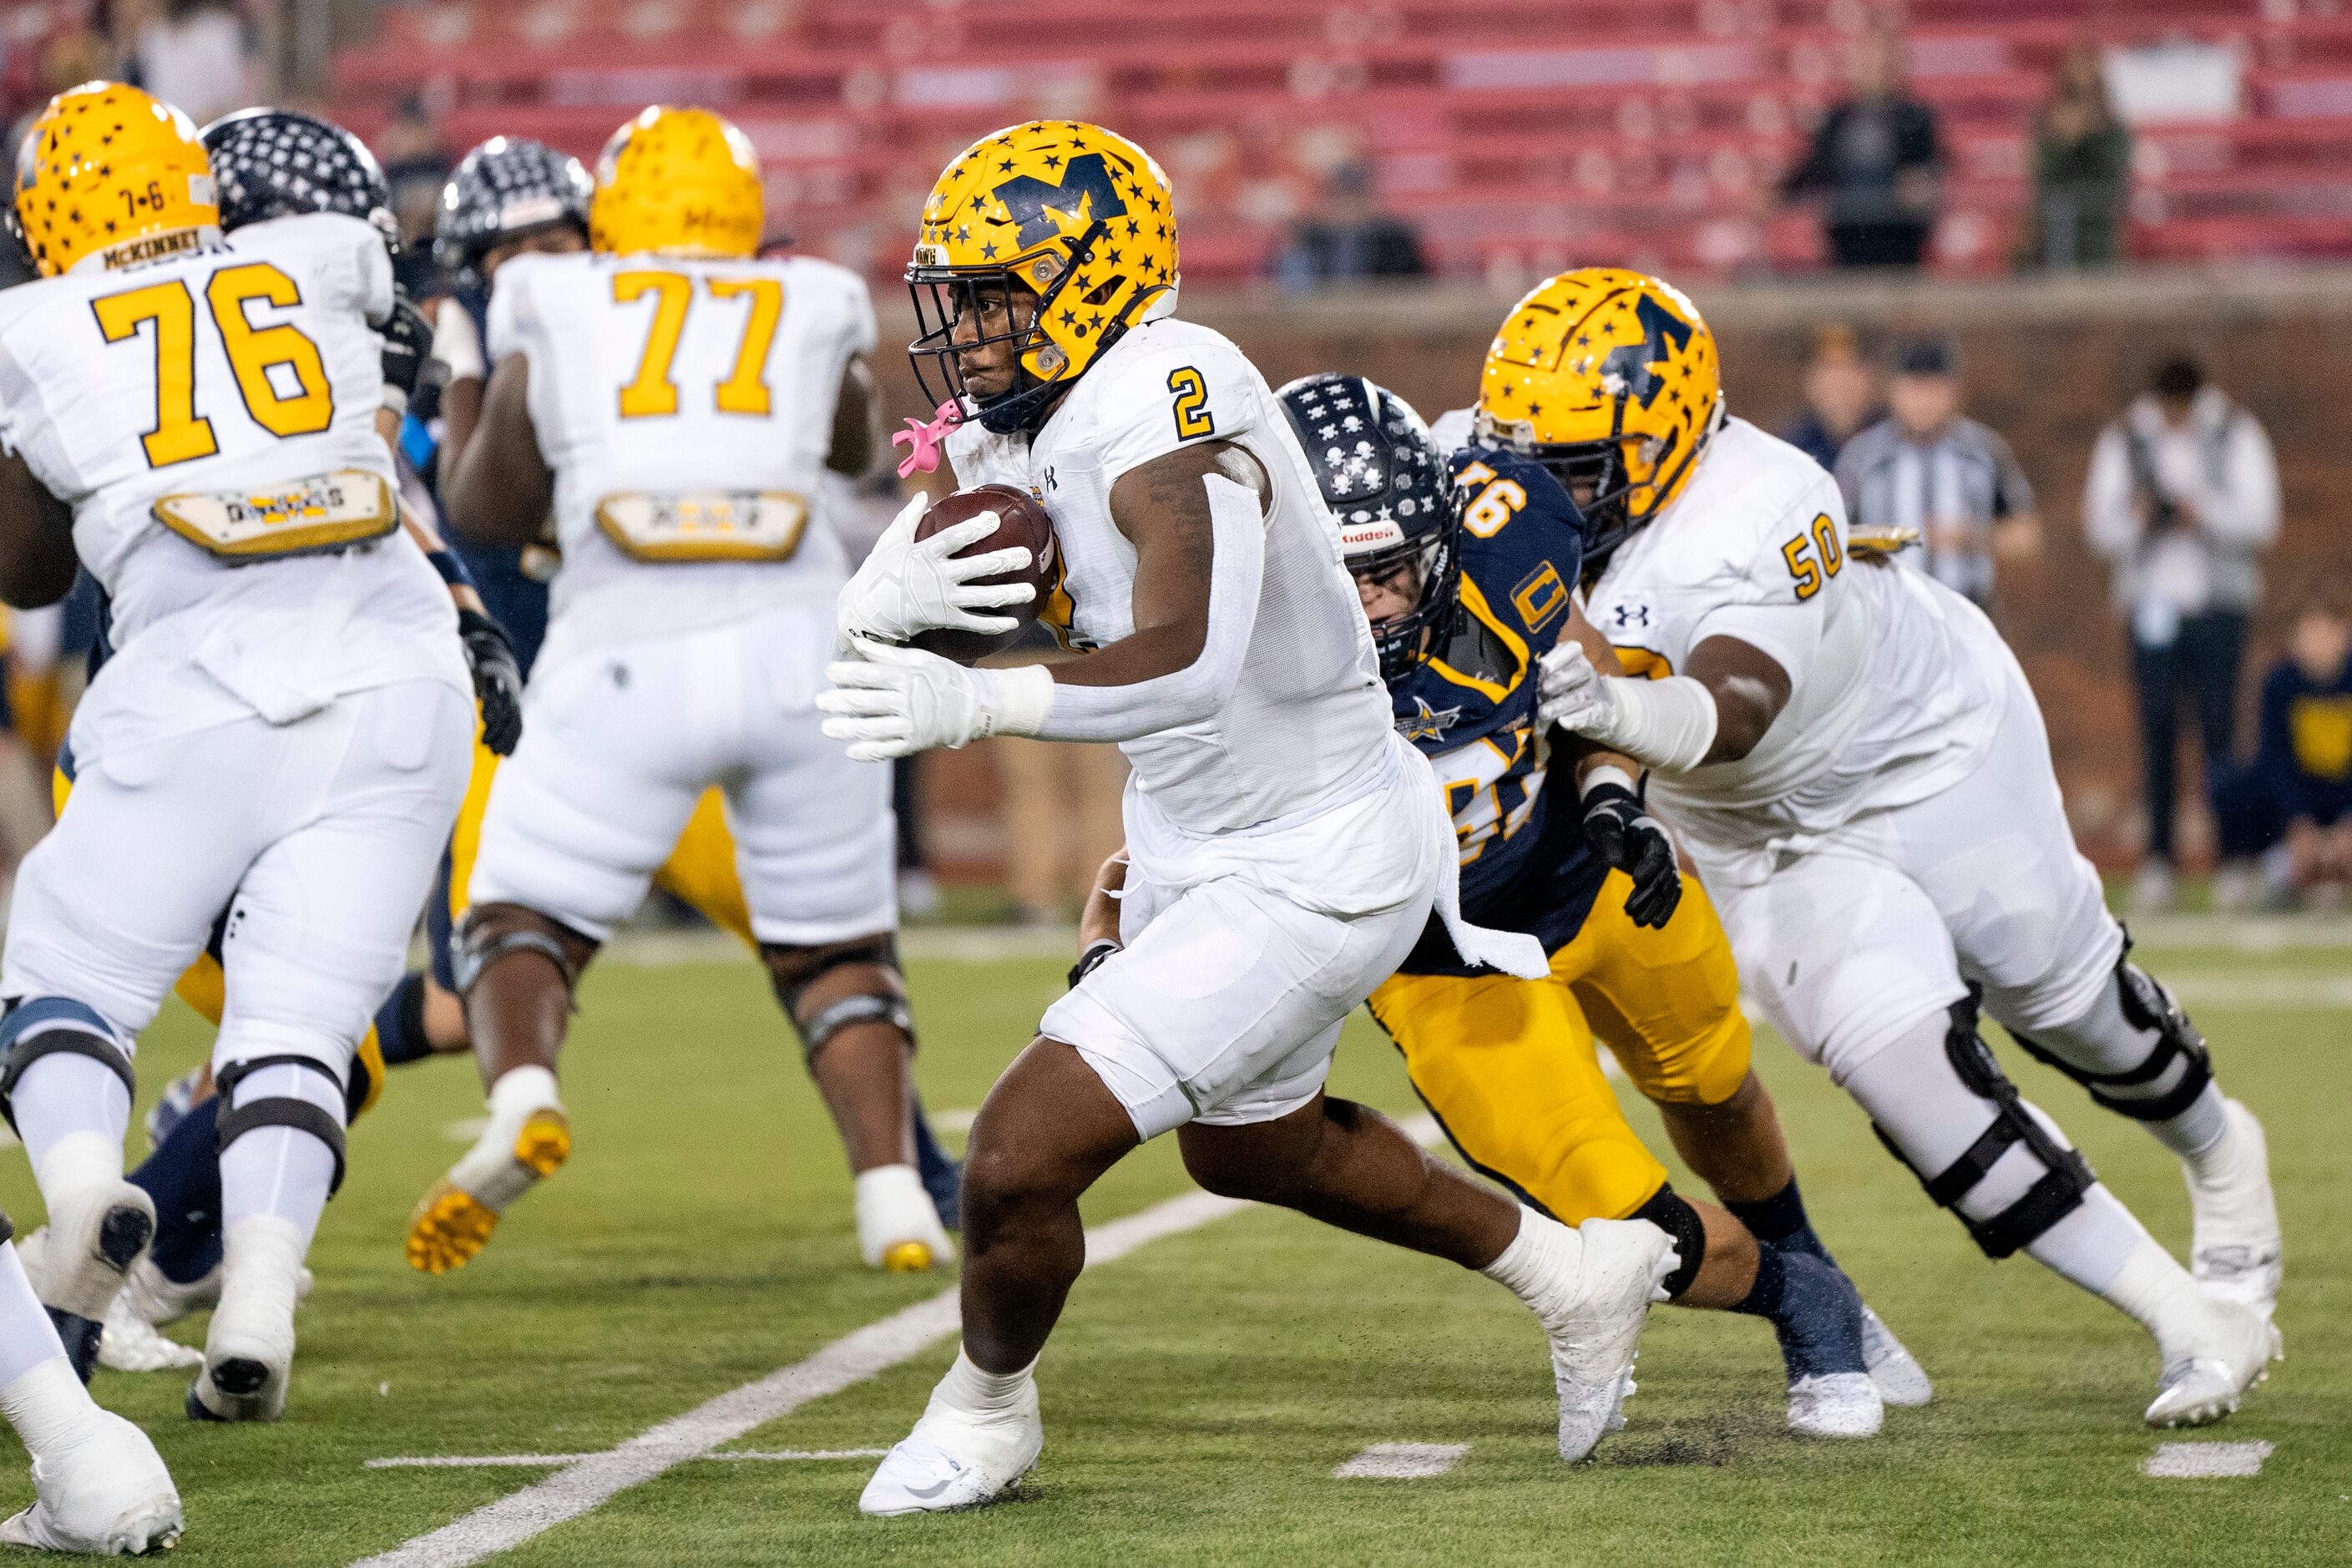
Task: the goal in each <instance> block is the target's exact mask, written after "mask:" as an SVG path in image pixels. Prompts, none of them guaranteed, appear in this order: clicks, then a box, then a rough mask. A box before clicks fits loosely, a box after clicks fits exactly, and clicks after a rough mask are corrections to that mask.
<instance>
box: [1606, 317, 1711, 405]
mask: <svg viewBox="0 0 2352 1568" xmlns="http://www.w3.org/2000/svg"><path fill="white" fill-rule="evenodd" d="M1633 320H1634V321H1635V323H1636V324H1637V325H1639V326H1640V327H1641V329H1642V341H1641V342H1638V343H1622V344H1620V345H1619V346H1618V347H1616V348H1613V349H1611V350H1610V351H1609V357H1608V358H1606V359H1604V360H1602V361H1601V375H1602V376H1603V377H1614V378H1615V379H1616V380H1617V381H1618V382H1619V383H1620V384H1622V385H1623V387H1624V389H1625V391H1624V395H1625V396H1627V397H1630V398H1632V399H1633V401H1634V402H1635V403H1638V404H1640V405H1642V406H1643V407H1644V408H1647V407H1648V406H1649V405H1650V404H1651V403H1652V402H1653V401H1654V399H1655V398H1656V397H1657V395H1658V394H1659V393H1660V392H1661V391H1662V390H1664V386H1665V382H1664V380H1663V379H1661V378H1660V377H1659V375H1658V374H1657V373H1656V372H1655V371H1654V370H1652V369H1651V368H1650V367H1651V366H1652V365H1654V364H1659V363H1664V362H1666V361H1667V360H1669V359H1671V358H1672V357H1673V356H1674V355H1675V354H1677V353H1683V352H1684V351H1685V350H1687V349H1688V348H1689V347H1690V341H1691V324H1690V323H1689V322H1688V321H1681V320H1679V319H1677V318H1676V317H1675V314H1674V312H1673V311H1671V310H1667V309H1666V308H1665V307H1664V305H1662V304H1660V303H1659V302H1658V301H1657V300H1653V299H1651V298H1650V297H1649V296H1648V295H1646V294H1645V295H1643V297H1642V300H1641V302H1640V303H1639V304H1637V305H1635V306H1634V308H1633Z"/></svg>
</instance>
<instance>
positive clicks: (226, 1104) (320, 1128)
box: [213, 1056, 343, 1197]
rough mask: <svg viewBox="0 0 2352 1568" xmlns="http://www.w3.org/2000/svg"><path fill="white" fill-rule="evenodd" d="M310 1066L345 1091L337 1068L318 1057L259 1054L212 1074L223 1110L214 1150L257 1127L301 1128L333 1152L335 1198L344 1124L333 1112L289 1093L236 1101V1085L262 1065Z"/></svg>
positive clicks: (332, 1191) (332, 1190)
mask: <svg viewBox="0 0 2352 1568" xmlns="http://www.w3.org/2000/svg"><path fill="white" fill-rule="evenodd" d="M284 1067H293V1068H310V1070H311V1071H312V1072H314V1073H317V1074H318V1075H319V1076H320V1077H321V1078H323V1079H326V1080H327V1081H328V1082H330V1083H331V1084H333V1085H334V1086H335V1092H336V1093H337V1094H339V1095H340V1094H341V1093H342V1092H343V1080H342V1079H340V1078H338V1077H336V1076H335V1071H334V1069H333V1068H330V1067H329V1066H328V1065H327V1064H326V1063H324V1062H322V1061H320V1059H319V1058H316V1057H301V1056H277V1057H256V1058H253V1059H252V1060H251V1061H243V1062H232V1063H230V1064H229V1065H228V1066H227V1067H225V1068H221V1069H220V1070H219V1071H218V1072H215V1073H214V1074H213V1087H214V1088H215V1089H218V1090H219V1091H220V1101H221V1113H220V1126H219V1130H218V1131H216V1132H215V1134H214V1136H213V1151H214V1152H215V1153H219V1152H223V1151H225V1150H226V1149H227V1148H228V1146H229V1145H230V1144H232V1143H234V1142H236V1141H237V1140H238V1139H240V1138H242V1137H244V1136H245V1135H246V1134H247V1133H248V1132H250V1131H253V1130H254V1129H255V1128H257V1127H299V1128H300V1129H301V1130H302V1131H305V1132H308V1133H309V1134H310V1136H312V1137H313V1138H316V1139H317V1140H318V1141H319V1142H321V1143H324V1144H325V1145H326V1146H327V1147H328V1148H329V1149H331V1150H332V1151H334V1155H335V1175H334V1179H333V1180H332V1181H331V1182H329V1183H328V1184H327V1195H328V1196H329V1197H333V1196H334V1195H335V1194H337V1193H339V1192H341V1190H342V1186H343V1126H342V1123H341V1122H340V1121H336V1120H335V1118H334V1116H333V1114H332V1113H331V1112H330V1111H327V1110H321V1109H320V1107H318V1106H315V1105H313V1104H311V1103H310V1101H309V1100H297V1099H295V1098H294V1097H293V1096H292V1095H289V1094H273V1095H268V1096H265V1097H264V1098H262V1099H260V1100H247V1101H246V1103H244V1104H243V1105H239V1104H237V1103H236V1086H237V1085H238V1084H239V1083H241V1082H243V1081H244V1080H245V1079H247V1077H248V1076H250V1075H251V1074H253V1073H257V1072H258V1071H260V1070H261V1069H262V1068H284Z"/></svg>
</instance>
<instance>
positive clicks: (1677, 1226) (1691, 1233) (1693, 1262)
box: [1627, 1185, 1706, 1301]
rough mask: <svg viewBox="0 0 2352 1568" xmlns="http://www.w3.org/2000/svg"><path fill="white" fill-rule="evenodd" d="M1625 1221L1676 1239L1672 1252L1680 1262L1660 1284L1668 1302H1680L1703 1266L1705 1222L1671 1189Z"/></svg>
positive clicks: (1665, 1188)
mask: <svg viewBox="0 0 2352 1568" xmlns="http://www.w3.org/2000/svg"><path fill="white" fill-rule="evenodd" d="M1627 1217H1628V1218H1631V1219H1645V1220H1648V1221H1649V1222H1650V1223H1651V1224H1652V1225H1654V1226H1657V1227H1658V1228H1659V1229H1660V1230H1663V1231H1664V1232H1665V1233H1666V1234H1667V1235H1668V1236H1671V1237H1674V1238H1675V1252H1677V1253H1678V1254H1680V1255H1681V1258H1682V1261H1681V1262H1680V1263H1677V1264H1676V1265H1675V1271H1674V1272H1673V1273H1672V1274H1669V1275H1667V1276H1666V1277H1665V1279H1662V1280H1660V1281H1659V1283H1660V1284H1661V1285H1662V1286H1664V1289H1665V1292H1666V1300H1669V1301H1672V1300H1679V1299H1680V1298H1681V1297H1682V1295H1683V1293H1684V1292H1685V1291H1686V1290H1688V1289H1690V1288H1691V1284H1692V1282H1693V1281H1694V1280H1696V1279H1697V1278H1698V1271H1699V1270H1700V1269H1701V1268H1705V1267H1706V1221H1705V1220H1703V1219H1701V1218H1700V1217H1699V1212H1698V1210H1696V1209H1695V1208H1693V1207H1691V1206H1690V1205H1689V1204H1688V1203H1687V1202H1685V1200H1684V1198H1683V1195H1682V1194H1680V1193H1677V1192H1675V1189H1674V1188H1673V1187H1672V1186H1671V1185H1669V1186H1663V1187H1660V1188H1659V1189H1658V1190H1657V1191H1656V1192H1655V1193H1654V1194H1651V1195H1650V1201H1649V1202H1647V1203H1645V1204H1643V1205H1642V1206H1641V1207H1640V1208H1637V1209H1635V1210H1634V1211H1633V1213H1632V1214H1631V1215H1628V1216H1627Z"/></svg>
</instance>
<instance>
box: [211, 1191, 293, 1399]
mask: <svg viewBox="0 0 2352 1568" xmlns="http://www.w3.org/2000/svg"><path fill="white" fill-rule="evenodd" d="M223 1243H224V1246H225V1247H226V1253H227V1257H226V1260H225V1261H224V1262H223V1264H222V1266H221V1268H222V1282H221V1299H220V1305H219V1306H218V1307H217V1308H215V1310H214V1311H213V1322H212V1332H211V1333H210V1334H208V1335H207V1336H206V1337H205V1354H204V1370H203V1371H202V1372H200V1373H197V1374H196V1380H195V1382H194V1383H193V1384H190V1385H189V1387H188V1401H187V1408H188V1415H189V1418H190V1419H192V1420H197V1421H275V1420H277V1419H278V1416H280V1415H283V1414H284V1413H285V1410H286V1382H287V1378H288V1376H289V1374H290V1373H292V1371H293V1369H294V1307H295V1304H296V1303H297V1302H298V1301H299V1300H301V1280H302V1233H301V1232H300V1231H299V1230H298V1229H297V1228H296V1227H295V1226H294V1223H293V1222H292V1221H291V1220H285V1219H280V1218H278V1216H277V1215H254V1216H253V1217H251V1218H249V1219H242V1220H239V1221H238V1222H237V1224H236V1229H234V1230H232V1231H230V1232H229V1233H228V1235H227V1236H226V1237H224V1238H223Z"/></svg>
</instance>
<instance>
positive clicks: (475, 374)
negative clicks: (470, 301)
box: [433, 298, 490, 381]
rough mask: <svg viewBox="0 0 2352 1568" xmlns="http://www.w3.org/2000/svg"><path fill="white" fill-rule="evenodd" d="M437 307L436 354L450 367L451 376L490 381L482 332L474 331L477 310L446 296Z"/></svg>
mask: <svg viewBox="0 0 2352 1568" xmlns="http://www.w3.org/2000/svg"><path fill="white" fill-rule="evenodd" d="M434 309H435V310H436V319H435V321H434V323H433V357H434V358H435V359H437V360H439V361H440V362H441V363H443V364H445V365H447V366H448V367H449V379H450V380H451V381H485V380H488V377H489V374H490V373H489V366H488V363H486V362H485V361H484V359H483V358H482V334H481V333H480V332H479V331H476V330H475V327H474V312H472V311H471V310H467V309H466V307H465V306H463V305H461V304H459V303H458V302H457V300H454V299H446V298H445V299H443V300H441V301H440V302H439V304H437V305H436V306H435V307H434Z"/></svg>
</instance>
